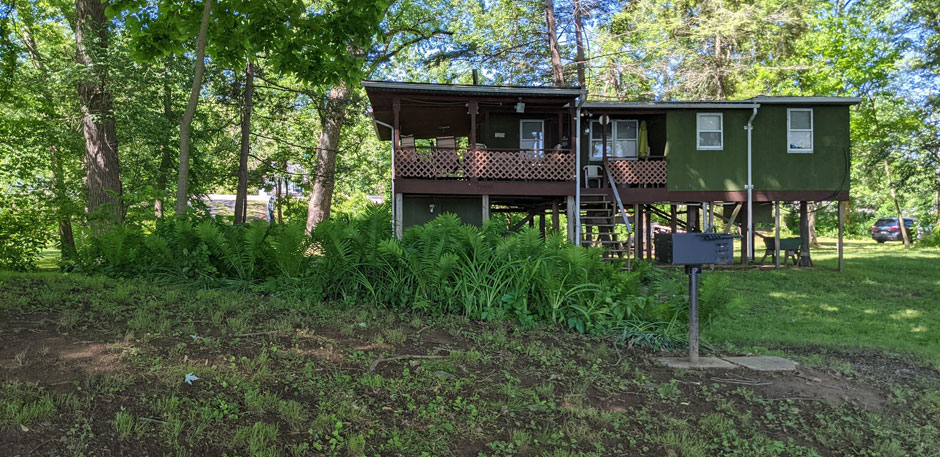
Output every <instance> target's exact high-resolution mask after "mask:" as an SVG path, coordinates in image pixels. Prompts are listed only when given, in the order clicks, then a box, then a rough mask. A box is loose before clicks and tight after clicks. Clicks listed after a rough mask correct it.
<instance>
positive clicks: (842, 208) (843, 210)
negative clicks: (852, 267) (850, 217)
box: [839, 202, 849, 271]
mask: <svg viewBox="0 0 940 457" xmlns="http://www.w3.org/2000/svg"><path fill="white" fill-rule="evenodd" d="M848 207H849V205H848V202H839V271H842V268H843V267H844V266H845V265H844V260H843V258H842V250H843V247H844V246H843V245H844V239H843V237H844V236H845V213H846V210H847V209H848Z"/></svg>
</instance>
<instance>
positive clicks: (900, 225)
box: [884, 160, 911, 249]
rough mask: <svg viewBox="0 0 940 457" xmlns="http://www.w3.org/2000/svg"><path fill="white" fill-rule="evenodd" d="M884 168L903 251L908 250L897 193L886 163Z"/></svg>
mask: <svg viewBox="0 0 940 457" xmlns="http://www.w3.org/2000/svg"><path fill="white" fill-rule="evenodd" d="M884 166H885V180H886V181H887V184H888V191H889V192H890V193H891V201H892V202H894V210H895V211H896V212H897V214H898V230H900V231H901V239H903V240H904V249H910V247H911V237H910V234H909V233H907V226H906V225H904V215H902V214H901V203H900V202H898V192H897V190H896V189H895V188H894V183H893V182H891V167H890V166H888V161H887V160H885V161H884Z"/></svg>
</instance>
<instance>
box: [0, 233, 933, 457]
mask: <svg viewBox="0 0 940 457" xmlns="http://www.w3.org/2000/svg"><path fill="white" fill-rule="evenodd" d="M833 257H834V251H833V250H832V249H831V247H830V248H829V249H828V250H827V249H826V248H825V247H824V248H823V249H821V250H818V251H817V252H816V255H815V258H816V261H817V265H819V267H817V268H816V269H813V270H807V269H802V270H797V269H788V270H781V271H756V270H736V271H716V272H707V273H706V274H707V275H729V276H730V277H732V278H733V280H732V281H730V287H732V288H733V289H734V290H733V292H734V294H735V298H734V300H733V303H732V304H731V306H730V308H729V309H728V310H727V312H725V313H723V314H721V315H720V316H719V317H718V318H717V319H715V320H714V321H712V322H711V323H709V324H708V325H707V326H706V327H705V335H706V336H707V338H708V341H709V342H710V343H711V345H712V347H714V348H715V349H716V350H717V351H719V352H720V354H722V355H736V354H742V353H748V352H772V353H781V354H784V355H787V356H793V357H795V358H797V360H800V361H801V362H803V365H802V366H801V367H800V369H799V370H798V371H796V372H788V373H762V372H755V371H749V370H745V369H741V368H739V369H735V370H730V371H720V372H714V371H698V370H694V371H682V370H679V371H676V370H672V369H667V368H665V367H663V366H661V365H659V364H658V363H657V362H656V361H655V360H654V357H655V356H659V355H677V354H678V353H671V354H670V353H653V352H651V351H650V350H649V349H645V348H639V347H632V348H631V347H626V346H623V345H616V344H614V342H613V340H612V339H611V338H604V337H597V336H583V335H578V334H574V333H571V332H569V331H566V330H563V329H561V328H554V327H537V328H520V327H518V326H516V325H513V324H508V323H500V322H490V323H481V322H475V321H471V320H469V319H467V318H465V317H462V316H431V315H422V314H406V313H400V312H396V311H394V310H388V309H383V308H380V307H374V306H344V305H339V304H331V303H310V302H309V301H307V300H304V299H303V297H293V298H292V297H278V296H263V295H257V294H251V293H241V292H238V291H233V290H216V289H208V290H206V289H199V288H196V287H192V286H191V285H187V284H176V285H173V284H163V283H159V282H153V281H147V280H138V279H110V278H104V277H98V276H85V275H81V274H64V273H58V272H41V273H9V272H0V455H3V456H6V455H10V456H14V455H21V456H26V455H29V456H93V455H150V456H184V457H185V456H252V457H279V456H282V457H287V456H356V457H358V456H370V457H371V456H451V455H459V456H477V457H479V456H483V457H497V456H499V457H502V456H546V457H572V456H585V457H599V456H608V455H627V456H647V455H663V456H676V457H680V456H687V457H706V456H716V455H727V456H758V455H759V456H846V457H848V456H853V457H854V456H870V457H874V456H881V457H902V456H903V457H906V456H924V457H936V456H938V455H940V430H938V424H940V374H938V372H937V370H936V369H935V368H932V367H929V366H925V364H924V361H925V360H935V354H936V350H937V340H936V336H935V335H933V334H936V329H937V325H938V320H937V315H936V314H937V312H936V310H935V309H934V308H931V307H935V306H937V303H938V301H940V300H938V295H937V286H938V283H937V280H938V275H937V265H938V262H937V260H938V255H937V253H936V252H935V251H934V252H931V251H918V250H915V251H911V252H902V251H901V250H900V249H898V248H897V246H896V245H887V246H876V245H874V244H871V243H861V242H859V243H852V245H851V246H850V249H849V250H848V251H847V259H848V260H847V270H846V271H845V272H843V273H838V272H835V271H832V270H831V268H834V260H833ZM878 267H880V268H878ZM914 314H917V316H912V315H914ZM920 327H923V330H921V329H920ZM932 335H933V336H932ZM858 346H862V347H867V348H871V349H867V350H864V351H860V350H859V349H857V347H858ZM885 350H886V351H885ZM931 351H934V352H933V353H932V352H931ZM819 352H825V357H818V356H817V354H818V353H819ZM894 352H900V353H902V355H896V354H894ZM908 354H912V355H908ZM188 375H193V376H194V377H195V378H198V379H195V380H193V378H192V377H191V376H188ZM187 379H189V380H190V381H192V383H191V384H190V383H187V382H186V380H187Z"/></svg>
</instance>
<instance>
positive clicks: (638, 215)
mask: <svg viewBox="0 0 940 457" xmlns="http://www.w3.org/2000/svg"><path fill="white" fill-rule="evenodd" d="M640 208H641V206H640V205H637V204H634V205H633V222H634V223H633V257H635V258H636V259H642V258H643V210H642V209H640Z"/></svg>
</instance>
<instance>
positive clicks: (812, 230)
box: [806, 202, 819, 248]
mask: <svg viewBox="0 0 940 457" xmlns="http://www.w3.org/2000/svg"><path fill="white" fill-rule="evenodd" d="M807 205H808V206H807V209H806V211H807V213H808V214H807V217H809V244H810V246H812V247H814V248H818V247H819V239H818V238H817V237H816V210H817V209H819V206H817V205H816V202H808V203H807Z"/></svg>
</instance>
